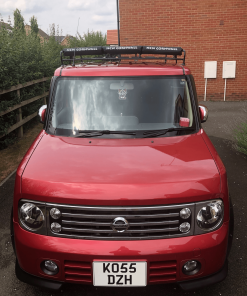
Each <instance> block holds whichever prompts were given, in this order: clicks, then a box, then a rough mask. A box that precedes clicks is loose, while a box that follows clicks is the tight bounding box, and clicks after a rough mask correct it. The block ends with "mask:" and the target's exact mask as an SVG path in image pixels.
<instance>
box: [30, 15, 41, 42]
mask: <svg viewBox="0 0 247 296" xmlns="http://www.w3.org/2000/svg"><path fill="white" fill-rule="evenodd" d="M30 24H31V34H33V35H34V36H35V37H37V36H38V33H39V26H38V22H37V18H36V17H35V16H32V17H31V19H30Z"/></svg>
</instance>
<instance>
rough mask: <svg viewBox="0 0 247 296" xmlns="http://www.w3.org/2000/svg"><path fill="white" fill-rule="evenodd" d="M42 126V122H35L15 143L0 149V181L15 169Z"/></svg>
mask: <svg viewBox="0 0 247 296" xmlns="http://www.w3.org/2000/svg"><path fill="white" fill-rule="evenodd" d="M42 128H43V124H41V123H36V124H35V125H34V126H33V127H32V128H30V129H29V130H28V131H26V133H25V134H24V136H23V138H21V139H20V140H19V141H18V142H16V143H15V144H13V145H11V146H9V147H8V148H6V149H4V150H0V159H1V165H0V183H1V182H2V181H3V180H4V179H5V178H6V177H7V176H8V175H9V174H10V173H12V172H13V171H14V170H15V169H17V167H18V165H19V163H20V162H21V160H22V158H23V156H24V155H25V154H26V152H27V150H28V148H29V147H30V146H31V144H32V143H33V141H34V140H35V138H36V137H37V136H38V134H39V133H40V131H41V130H42Z"/></svg>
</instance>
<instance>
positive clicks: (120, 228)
mask: <svg viewBox="0 0 247 296" xmlns="http://www.w3.org/2000/svg"><path fill="white" fill-rule="evenodd" d="M111 228H112V229H113V230H114V231H116V232H125V231H126V230H127V229H128V228H129V222H128V221H127V220H126V219H125V218H123V217H117V218H115V219H114V220H113V221H112V224H111Z"/></svg>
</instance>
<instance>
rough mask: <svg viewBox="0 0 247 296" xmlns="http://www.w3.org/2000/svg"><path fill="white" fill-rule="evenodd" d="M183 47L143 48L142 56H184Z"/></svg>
mask: <svg viewBox="0 0 247 296" xmlns="http://www.w3.org/2000/svg"><path fill="white" fill-rule="evenodd" d="M182 52H183V49H182V48H181V47H162V46H143V47H142V54H168V55H182Z"/></svg>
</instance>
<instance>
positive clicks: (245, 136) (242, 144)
mask: <svg viewBox="0 0 247 296" xmlns="http://www.w3.org/2000/svg"><path fill="white" fill-rule="evenodd" d="M235 138H236V140H237V149H238V151H240V152H242V153H243V154H245V155H247V122H244V123H242V125H241V126H240V128H239V129H238V131H236V135H235Z"/></svg>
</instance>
